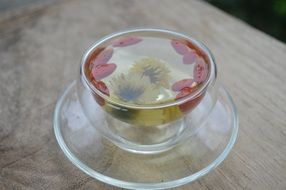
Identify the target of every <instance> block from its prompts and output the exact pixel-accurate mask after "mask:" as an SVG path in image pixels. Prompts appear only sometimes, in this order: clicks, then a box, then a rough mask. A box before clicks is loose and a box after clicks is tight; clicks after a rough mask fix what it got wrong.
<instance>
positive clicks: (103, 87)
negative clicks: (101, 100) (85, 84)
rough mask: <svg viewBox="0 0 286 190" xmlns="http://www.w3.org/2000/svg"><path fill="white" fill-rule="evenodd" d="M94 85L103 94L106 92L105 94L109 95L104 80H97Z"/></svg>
mask: <svg viewBox="0 0 286 190" xmlns="http://www.w3.org/2000/svg"><path fill="white" fill-rule="evenodd" d="M95 87H96V88H97V89H98V90H99V91H100V92H102V93H103V94H106V95H108V96H109V90H108V88H107V86H106V85H105V83H104V82H102V81H97V82H96V83H95Z"/></svg>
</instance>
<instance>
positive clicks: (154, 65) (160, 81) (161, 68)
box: [130, 58, 171, 88]
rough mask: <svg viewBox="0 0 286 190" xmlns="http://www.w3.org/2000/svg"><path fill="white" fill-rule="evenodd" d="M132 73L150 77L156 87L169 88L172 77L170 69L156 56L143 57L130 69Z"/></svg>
mask: <svg viewBox="0 0 286 190" xmlns="http://www.w3.org/2000/svg"><path fill="white" fill-rule="evenodd" d="M130 73H133V74H135V75H140V76H142V77H147V78H149V80H150V82H151V83H152V84H154V85H155V86H156V87H161V86H163V87H165V88H169V85H170V84H169V83H170V82H169V81H170V79H171V76H170V71H169V69H168V68H167V67H166V65H165V64H164V63H163V62H162V61H160V60H158V59H155V58H143V59H140V60H139V61H136V62H135V64H134V65H133V67H132V68H131V69H130Z"/></svg>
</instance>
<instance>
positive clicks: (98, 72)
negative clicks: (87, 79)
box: [92, 63, 116, 80]
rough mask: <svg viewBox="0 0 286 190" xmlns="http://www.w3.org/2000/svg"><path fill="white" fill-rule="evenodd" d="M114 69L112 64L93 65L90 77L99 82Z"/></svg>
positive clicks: (114, 66)
mask: <svg viewBox="0 0 286 190" xmlns="http://www.w3.org/2000/svg"><path fill="white" fill-rule="evenodd" d="M115 69H116V65H115V64H114V63H110V64H106V63H103V64H99V65H95V66H94V67H93V68H92V75H93V77H94V79H95V80H101V79H103V78H105V77H107V76H108V75H110V74H112V73H113V72H114V71H115Z"/></svg>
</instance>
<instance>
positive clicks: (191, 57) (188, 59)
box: [183, 51, 198, 64]
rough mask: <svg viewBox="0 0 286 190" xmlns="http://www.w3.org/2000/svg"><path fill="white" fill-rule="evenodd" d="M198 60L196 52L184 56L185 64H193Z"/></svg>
mask: <svg viewBox="0 0 286 190" xmlns="http://www.w3.org/2000/svg"><path fill="white" fill-rule="evenodd" d="M197 58H198V55H197V54H196V52H195V51H189V52H187V53H186V54H184V56H183V63H184V64H193V63H194V62H195V60H196V59H197Z"/></svg>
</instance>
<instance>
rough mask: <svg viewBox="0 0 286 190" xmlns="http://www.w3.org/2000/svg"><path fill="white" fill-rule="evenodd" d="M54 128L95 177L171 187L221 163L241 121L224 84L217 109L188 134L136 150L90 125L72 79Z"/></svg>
mask: <svg viewBox="0 0 286 190" xmlns="http://www.w3.org/2000/svg"><path fill="white" fill-rule="evenodd" d="M98 124H99V125H100V122H99V123H98ZM54 131H55V135H56V139H57V141H58V143H59V145H60V147H61V149H62V150H63V152H64V153H65V155H66V156H67V157H68V158H69V160H70V161H71V162H72V163H73V164H74V165H76V166H77V167H78V168H80V169H81V170H82V171H83V172H85V173H87V174H88V175H90V176H91V177H93V178H95V179H98V180H100V181H102V182H105V183H108V184H111V185H114V186H118V187H121V188H127V189H166V188H172V187H177V186H180V185H183V184H186V183H189V182H192V181H194V180H196V179H198V178H199V177H201V176H203V175H205V174H207V173H208V172H210V171H211V170H213V169H214V168H215V167H216V166H218V165H219V164H220V163H221V162H222V161H223V160H224V159H225V158H226V156H227V155H228V153H229V152H230V150H231V148H232V146H233V144H234V142H235V140H236V137H237V132H238V121H237V113H236V111H235V107H234V104H233V102H232V100H231V97H230V96H229V94H228V93H227V91H226V90H225V89H224V88H223V87H222V86H220V87H219V88H218V100H217V102H216V104H215V106H214V108H213V109H212V111H211V113H210V114H209V116H208V117H207V118H206V119H205V121H204V122H203V124H202V125H201V126H200V127H198V128H197V129H196V130H195V132H194V133H193V134H192V135H191V136H190V137H189V138H186V139H185V140H184V141H181V142H180V143H178V144H176V143H172V144H173V145H174V146H166V149H158V151H153V152H152V151H151V152H145V153H144V152H142V151H141V152H140V153H144V154H135V153H134V152H136V150H135V151H134V149H129V148H128V146H127V147H124V146H121V145H120V144H117V145H118V146H116V145H115V144H114V143H112V142H111V141H109V140H107V139H106V138H105V137H103V136H102V135H101V134H100V133H99V132H98V131H97V130H96V128H95V127H94V126H92V125H90V123H89V122H88V120H87V118H86V117H85V115H84V113H83V110H82V109H81V105H80V103H79V101H78V99H77V93H76V84H75V82H73V83H72V84H71V85H70V86H69V87H68V88H67V89H66V91H65V92H64V93H63V95H62V96H61V97H60V98H59V100H58V102H57V105H56V110H55V115H54ZM175 145H176V146H175ZM119 147H120V148H119ZM124 149H125V150H127V151H125V150H124ZM147 153H157V154H147Z"/></svg>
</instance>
